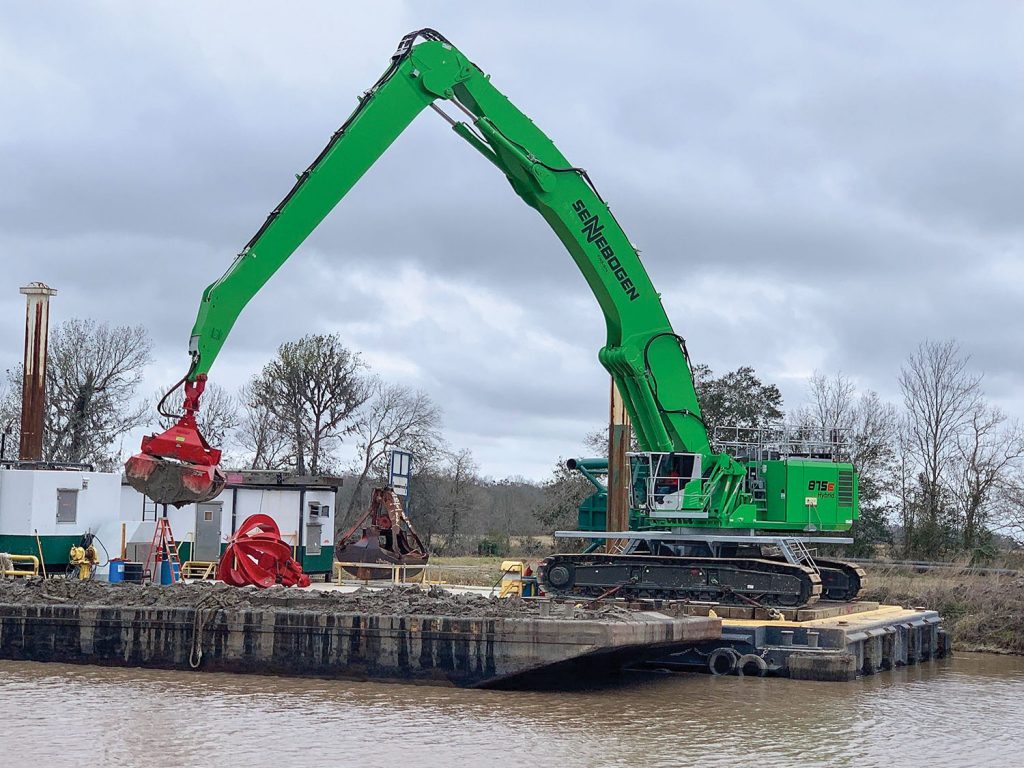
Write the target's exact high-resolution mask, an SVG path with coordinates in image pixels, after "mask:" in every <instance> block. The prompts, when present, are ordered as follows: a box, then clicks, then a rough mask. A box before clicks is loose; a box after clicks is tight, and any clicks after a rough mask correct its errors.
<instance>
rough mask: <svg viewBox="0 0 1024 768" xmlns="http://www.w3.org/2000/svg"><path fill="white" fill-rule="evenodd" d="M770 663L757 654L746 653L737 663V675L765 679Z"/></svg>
mask: <svg viewBox="0 0 1024 768" xmlns="http://www.w3.org/2000/svg"><path fill="white" fill-rule="evenodd" d="M767 671H768V662H766V661H765V660H764V659H762V658H761V657H760V656H758V655H757V654H755V653H745V654H743V655H742V656H740V658H739V660H738V661H737V662H736V674H737V675H739V676H740V677H764V675H765V673H766V672H767Z"/></svg>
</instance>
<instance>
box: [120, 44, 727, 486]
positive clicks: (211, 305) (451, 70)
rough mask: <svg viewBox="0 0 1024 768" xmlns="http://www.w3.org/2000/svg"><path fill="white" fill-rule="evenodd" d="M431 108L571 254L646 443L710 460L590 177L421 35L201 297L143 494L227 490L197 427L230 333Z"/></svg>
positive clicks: (679, 357) (654, 305)
mask: <svg viewBox="0 0 1024 768" xmlns="http://www.w3.org/2000/svg"><path fill="white" fill-rule="evenodd" d="M418 41H419V42H418ZM446 103H447V104H451V105H452V106H454V107H455V109H456V110H458V112H459V113H461V115H462V116H463V117H465V118H466V120H462V119H454V118H452V117H450V116H449V115H448V114H447V113H445V112H444V111H443V110H442V109H441V108H440V106H439V105H444V104H446ZM428 107H430V108H432V109H434V110H435V111H437V112H439V113H440V114H441V115H442V116H443V117H444V118H445V119H446V120H447V121H448V123H449V124H450V125H451V127H452V129H453V131H454V132H455V133H456V134H457V135H458V136H460V137H461V138H463V139H464V140H465V141H467V142H468V143H469V144H470V145H471V146H472V147H473V148H474V149H476V150H477V151H478V152H480V153H481V154H482V155H484V157H486V158H487V159H488V160H489V161H490V162H491V163H492V164H494V165H495V166H496V167H497V168H498V169H499V170H500V171H501V172H502V173H504V174H505V176H506V178H507V179H508V181H509V184H510V185H511V186H512V189H513V190H514V191H515V192H516V194H517V195H519V197H520V198H521V199H522V200H523V201H524V202H526V204H527V205H529V206H531V207H532V208H534V209H535V210H537V211H538V213H540V215H541V216H542V217H543V218H544V219H545V221H547V223H548V224H549V225H550V226H551V228H552V229H553V230H554V232H555V234H556V235H557V236H558V237H559V239H560V240H561V241H562V243H563V244H564V245H565V246H566V248H567V249H568V251H569V253H570V254H571V256H572V258H573V260H574V261H575V262H576V264H577V266H578V267H579V269H580V271H581V272H582V273H583V276H584V278H585V279H586V281H587V283H588V285H589V286H590V288H591V290H592V291H593V292H594V295H595V297H596V298H597V302H598V304H599V305H600V307H601V310H602V312H603V313H604V317H605V321H606V326H607V343H606V345H605V346H604V348H603V349H602V350H601V351H600V353H599V359H600V361H601V363H602V364H603V365H604V367H605V368H606V369H607V370H608V371H609V372H610V373H611V375H612V377H613V378H614V380H615V382H616V385H617V386H618V388H619V391H620V392H621V393H622V394H623V398H624V401H625V404H626V408H627V410H628V411H629V414H630V417H631V419H632V422H633V426H634V429H635V430H636V432H637V437H638V441H639V443H640V445H642V446H643V447H644V448H645V449H647V450H651V451H690V452H695V453H703V454H710V452H711V449H710V444H709V440H708V434H707V429H706V427H705V426H704V422H703V421H702V420H701V417H700V406H699V404H698V401H697V395H696V392H695V390H694V386H693V378H692V374H691V371H690V365H689V360H688V357H687V353H686V347H685V343H684V342H683V340H682V338H681V337H679V336H678V335H676V334H675V332H674V331H673V330H672V326H671V324H670V323H669V320H668V316H667V315H666V313H665V310H664V308H663V306H662V304H661V299H660V297H659V295H658V293H657V292H656V291H655V289H654V286H653V285H652V284H651V280H650V278H649V277H648V275H647V271H646V270H645V269H644V267H643V264H642V263H641V262H640V259H639V256H638V254H637V251H636V249H635V248H634V246H633V245H632V243H630V241H629V239H628V238H627V237H626V234H625V233H624V232H623V231H622V228H621V227H620V226H619V224H618V222H617V221H616V219H615V217H614V216H613V215H612V212H611V210H610V208H609V207H608V205H607V203H606V202H605V201H604V200H603V199H602V198H601V196H600V195H599V194H598V192H597V190H596V188H595V187H594V185H593V184H592V183H591V181H590V177H589V176H588V175H587V173H586V171H584V170H583V169H582V168H578V167H575V166H573V165H571V164H570V163H569V162H568V161H567V160H566V158H565V157H564V156H563V155H562V153H561V152H559V150H558V149H557V148H556V147H555V145H554V144H553V143H552V142H551V140H550V139H549V138H548V137H547V136H546V135H545V134H544V133H543V132H542V131H541V130H540V129H539V128H537V126H536V125H534V123H533V122H532V121H531V120H530V119H529V118H528V117H526V115H524V114H523V113H522V112H521V111H520V110H519V109H517V108H516V107H515V106H514V105H513V104H512V103H511V102H509V100H508V99H507V98H506V97H505V96H504V95H503V94H502V93H501V92H500V91H498V89H497V88H495V87H494V86H493V85H492V84H491V81H490V78H489V77H488V76H487V75H485V74H484V73H483V72H482V71H481V70H480V69H479V68H478V67H477V66H476V65H475V64H473V63H472V62H470V61H469V59H468V58H466V57H465V56H464V55H463V54H462V53H461V52H459V51H458V50H457V49H456V48H455V47H454V46H452V45H451V43H449V42H448V41H447V40H446V39H445V38H444V37H442V36H441V35H440V34H438V33H437V32H435V31H433V30H429V29H424V30H419V31H417V32H414V33H411V34H409V35H407V36H406V37H405V38H403V39H402V41H401V43H400V44H399V47H398V50H397V51H396V53H395V55H394V56H392V58H391V62H390V64H389V66H388V68H387V69H386V71H385V72H384V74H383V75H382V76H381V77H380V79H379V80H378V81H377V82H376V83H375V84H374V85H373V87H371V88H370V89H369V90H368V91H366V92H365V93H364V94H363V95H362V96H361V97H360V101H359V105H358V106H357V108H356V109H355V111H354V112H353V113H352V115H350V116H349V118H348V119H347V120H346V121H345V123H344V124H343V125H342V126H341V128H339V129H338V131H336V132H335V133H334V135H333V136H332V137H331V139H330V141H329V142H328V144H327V146H326V147H325V148H324V149H323V151H322V152H321V153H320V154H319V155H318V156H317V158H316V159H315V160H314V161H313V163H312V164H311V165H310V166H309V168H307V169H306V170H305V171H304V172H303V173H302V174H300V175H299V177H298V179H297V181H296V183H295V185H294V187H293V188H292V190H291V191H290V192H289V193H288V195H287V196H286V197H285V198H284V200H282V201H281V203H279V204H278V206H277V207H276V208H275V209H274V210H273V211H272V212H271V213H270V215H269V216H268V217H267V220H266V221H265V222H264V224H263V226H262V227H260V229H259V231H258V232H257V233H256V234H255V235H254V236H253V238H252V239H251V240H250V241H249V242H248V243H247V244H246V246H245V247H244V248H243V249H242V251H241V252H240V253H239V254H238V255H237V257H236V258H235V260H234V262H233V263H232V264H231V266H230V267H229V268H228V270H227V272H225V273H224V275H223V276H221V277H220V279H218V280H217V281H216V282H214V283H212V284H211V285H210V286H208V287H207V288H206V290H205V291H204V292H203V296H202V300H201V302H200V306H199V314H198V317H197V318H196V322H195V326H194V327H193V330H192V335H191V339H190V343H189V353H190V355H191V365H190V367H189V370H188V373H187V375H186V376H185V378H184V379H183V382H184V384H185V386H186V388H187V391H186V402H185V409H184V414H183V415H182V417H181V419H180V421H179V422H178V424H177V425H176V426H175V427H173V428H172V429H171V430H168V431H167V432H165V433H163V434H162V435H154V436H151V437H149V438H147V439H146V441H145V442H144V444H143V450H142V452H141V453H140V454H138V455H136V456H134V457H132V458H131V459H130V460H129V461H128V463H127V465H126V472H127V475H128V479H129V481H130V482H131V483H132V484H133V485H134V486H135V487H136V488H138V489H139V490H142V491H143V492H144V493H146V494H147V495H149V496H150V497H151V498H153V499H154V500H156V501H158V502H164V503H171V504H178V505H180V504H185V503H191V502H194V501H201V500H204V498H212V497H213V496H215V495H216V493H217V492H219V490H220V487H218V486H221V487H222V485H223V483H222V478H220V476H219V475H218V472H217V469H216V464H217V458H219V453H216V452H214V451H213V450H212V449H210V447H209V446H208V445H207V444H206V441H205V440H204V439H203V438H202V435H201V434H200V432H199V430H198V427H197V426H196V421H195V418H196V412H197V411H198V408H199V392H201V387H202V386H203V384H204V382H205V380H206V376H207V374H208V372H209V370H210V368H211V366H212V365H213V363H214V361H215V360H216V358H217V355H218V354H219V352H220V350H221V347H222V346H223V344H224V343H225V341H226V339H227V337H228V334H229V333H230V332H231V329H232V327H233V326H234V324H235V322H236V320H237V319H238V317H239V315H240V314H241V312H242V310H243V309H244V308H245V306H246V304H248V302H249V301H250V300H251V299H252V298H253V296H255V295H256V293H258V292H259V290H260V289H261V288H262V287H263V286H264V285H265V284H266V282H267V281H268V280H269V279H270V278H271V277H272V276H273V274H274V273H275V272H276V271H277V270H278V269H279V268H280V267H281V265H282V264H284V262H285V261H286V260H287V259H288V257H289V256H291V254H292V253H294V251H295V250H296V249H297V248H298V247H299V245H301V243H302V242H303V241H304V240H305V239H306V237H308V236H309V234H310V233H311V232H312V231H313V230H314V229H315V228H316V227H317V226H318V225H319V224H320V222H321V221H322V220H323V219H324V217H326V216H327V214H328V213H330V211H331V210H332V209H333V208H334V206H335V205H337V203H338V202H339V201H340V200H341V199H342V197H344V196H345V194H346V193H347V192H348V191H349V190H350V189H351V188H352V187H353V186H354V185H355V183H356V182H357V181H358V180H359V179H360V177H362V175H363V174H364V173H365V172H366V171H367V170H368V169H369V168H370V166H372V165H373V163H374V162H376V160H377V159H378V158H379V157H380V156H381V155H382V154H383V153H384V152H385V151H386V150H387V148H388V147H389V146H390V145H391V143H392V142H393V141H394V140H395V139H396V138H397V137H398V136H399V135H400V134H401V133H402V132H403V131H404V130H405V129H406V127H408V125H409V124H410V123H411V122H412V121H413V120H414V119H415V118H416V116H417V115H418V114H419V113H420V112H422V111H423V110H424V109H426V108H428ZM189 387H191V388H192V389H191V390H189V389H188V388H189ZM197 389H198V390H199V391H198V392H197V391H196V390H197ZM176 478H177V479H176Z"/></svg>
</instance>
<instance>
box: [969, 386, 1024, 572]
mask: <svg viewBox="0 0 1024 768" xmlns="http://www.w3.org/2000/svg"><path fill="white" fill-rule="evenodd" d="M956 451H957V456H956V460H955V465H956V468H957V470H958V472H957V473H956V476H955V477H954V478H953V480H952V482H951V489H952V493H953V496H954V497H955V498H956V501H957V506H958V507H959V510H958V512H959V516H960V524H961V526H962V537H963V546H964V549H965V550H967V551H968V552H974V551H975V550H976V549H977V548H978V547H979V545H980V544H982V538H983V534H984V533H985V531H987V530H988V525H989V523H990V522H991V521H992V519H993V517H995V516H996V514H997V509H996V505H997V504H1000V503H1002V504H1005V503H1006V500H1007V499H1006V495H1005V493H1001V492H1000V491H1001V490H1005V488H1006V487H1007V483H1012V478H1013V476H1014V474H1013V471H1014V470H1015V469H1017V468H1018V467H1019V465H1020V460H1021V458H1022V457H1024V433H1022V431H1021V428H1020V425H1018V424H1015V423H1010V422H1009V421H1008V420H1007V418H1006V415H1005V414H1004V413H1003V412H1002V411H1000V410H999V409H998V408H995V407H992V406H989V405H987V404H985V403H978V404H977V405H976V406H975V408H974V409H973V410H972V411H971V413H970V415H969V419H968V422H967V426H966V428H965V429H964V430H963V432H962V434H960V435H959V436H958V439H957V442H956Z"/></svg>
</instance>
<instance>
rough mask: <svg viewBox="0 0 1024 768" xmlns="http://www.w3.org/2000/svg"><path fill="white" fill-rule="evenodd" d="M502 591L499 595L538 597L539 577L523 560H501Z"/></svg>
mask: <svg viewBox="0 0 1024 768" xmlns="http://www.w3.org/2000/svg"><path fill="white" fill-rule="evenodd" d="M501 572H502V574H501V591H500V592H499V593H498V597H536V596H537V591H538V590H537V586H538V585H537V577H536V576H534V575H533V569H532V568H530V567H528V566H527V565H526V563H524V562H523V561H522V560H502V561H501Z"/></svg>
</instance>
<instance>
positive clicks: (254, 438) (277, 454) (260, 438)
mask: <svg viewBox="0 0 1024 768" xmlns="http://www.w3.org/2000/svg"><path fill="white" fill-rule="evenodd" d="M238 399H239V401H240V402H241V404H242V412H241V414H240V415H239V423H238V428H237V429H236V430H235V442H237V443H238V445H239V446H241V448H242V450H243V451H245V453H246V454H247V459H246V464H247V465H248V467H249V469H284V468H285V467H286V466H287V464H288V459H289V457H290V454H289V451H288V447H289V445H290V442H289V439H288V433H287V432H286V431H285V430H284V428H283V427H282V425H281V422H280V421H279V420H278V418H277V416H275V415H274V414H273V413H272V412H271V411H270V409H269V408H267V407H266V406H265V405H264V404H263V403H262V402H260V400H259V398H258V397H256V396H255V394H254V392H253V384H252V382H250V383H248V384H246V385H245V386H243V387H242V388H241V389H240V390H239V391H238Z"/></svg>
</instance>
